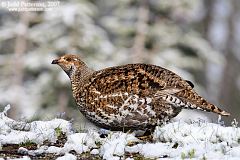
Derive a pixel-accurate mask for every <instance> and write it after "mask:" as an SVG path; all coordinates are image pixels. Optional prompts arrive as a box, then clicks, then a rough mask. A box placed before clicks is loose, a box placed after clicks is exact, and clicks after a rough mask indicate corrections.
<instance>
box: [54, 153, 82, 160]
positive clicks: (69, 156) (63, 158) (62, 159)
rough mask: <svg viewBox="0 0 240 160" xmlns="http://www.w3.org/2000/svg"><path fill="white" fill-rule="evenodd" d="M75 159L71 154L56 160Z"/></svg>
mask: <svg viewBox="0 0 240 160" xmlns="http://www.w3.org/2000/svg"><path fill="white" fill-rule="evenodd" d="M76 159H77V157H76V156H74V155H73V154H70V153H66V154H65V155H64V156H62V157H58V158H57V159H56V160H76Z"/></svg>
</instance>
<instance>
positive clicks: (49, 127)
mask: <svg viewBox="0 0 240 160" xmlns="http://www.w3.org/2000/svg"><path fill="white" fill-rule="evenodd" d="M9 109H10V106H9V105H8V106H7V107H5V109H4V111H3V112H2V113H0V126H1V130H0V142H1V144H19V143H24V142H26V141H32V142H35V143H37V144H42V143H43V141H44V140H49V141H50V142H55V141H56V140H57V135H56V133H55V129H56V128H60V129H61V131H62V132H64V133H67V134H70V133H72V124H71V123H70V122H68V121H66V120H63V119H53V120H51V121H34V122H31V123H26V122H18V121H15V120H13V119H11V118H8V117H7V111H8V110H9Z"/></svg>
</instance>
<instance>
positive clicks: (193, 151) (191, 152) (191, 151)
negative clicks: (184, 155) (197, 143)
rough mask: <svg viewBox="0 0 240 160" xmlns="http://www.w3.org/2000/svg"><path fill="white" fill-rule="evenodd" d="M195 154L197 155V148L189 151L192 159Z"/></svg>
mask: <svg viewBox="0 0 240 160" xmlns="http://www.w3.org/2000/svg"><path fill="white" fill-rule="evenodd" d="M194 156H195V149H191V150H190V151H189V152H188V157H189V158H190V159H192V158H194Z"/></svg>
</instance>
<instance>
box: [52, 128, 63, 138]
mask: <svg viewBox="0 0 240 160" xmlns="http://www.w3.org/2000/svg"><path fill="white" fill-rule="evenodd" d="M54 130H55V133H56V135H57V137H59V136H60V135H61V134H62V133H63V132H62V128H60V127H57V128H55V129H54Z"/></svg>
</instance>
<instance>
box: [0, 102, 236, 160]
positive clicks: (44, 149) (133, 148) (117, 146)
mask: <svg viewBox="0 0 240 160" xmlns="http://www.w3.org/2000/svg"><path fill="white" fill-rule="evenodd" d="M9 109H10V106H7V107H5V109H4V111H3V112H1V113H0V146H2V145H4V144H20V143H24V142H26V141H31V142H35V143H37V144H38V146H37V149H36V150H28V149H26V148H24V147H20V148H19V149H18V153H19V154H22V155H29V156H36V155H40V154H44V153H45V154H47V153H53V154H56V155H58V156H59V157H58V158H57V159H58V160H65V159H66V160H75V159H77V157H76V156H75V155H73V154H70V153H69V152H70V151H75V152H76V153H77V154H82V153H84V152H89V153H90V155H100V156H101V157H102V158H103V159H106V160H115V159H116V160H119V159H129V160H131V159H132V158H133V157H127V156H126V155H127V154H126V153H128V154H133V155H134V154H135V153H136V154H139V155H140V156H143V157H145V158H153V159H157V158H165V159H188V158H190V159H204V158H206V159H229V160H234V159H239V157H240V128H239V127H237V125H238V123H237V122H236V120H234V121H233V123H232V127H225V126H222V125H221V124H222V123H220V124H214V123H208V122H205V121H201V120H199V121H194V122H192V123H187V122H184V121H181V120H179V121H176V122H171V123H168V124H166V125H164V126H161V127H156V129H155V131H154V133H153V142H145V141H141V140H139V139H137V138H136V137H135V134H134V133H131V134H130V133H123V132H111V131H108V136H107V137H106V138H100V134H99V133H98V132H97V131H96V130H89V131H88V132H87V133H75V132H73V128H72V125H71V123H70V122H68V121H65V120H63V119H53V120H49V121H34V122H31V123H26V122H21V121H15V120H13V119H10V118H8V117H7V111H8V110H9ZM218 121H219V122H221V120H218ZM56 128H58V130H59V129H60V130H61V131H62V132H64V133H65V134H66V136H67V140H66V143H65V144H63V146H62V147H57V146H53V145H51V146H46V145H43V141H45V140H49V141H50V142H55V141H56V140H57V133H56V132H57V131H56ZM106 133H107V132H106ZM130 144H131V145H130ZM21 159H24V160H28V159H30V158H29V157H28V156H23V157H22V158H21Z"/></svg>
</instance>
